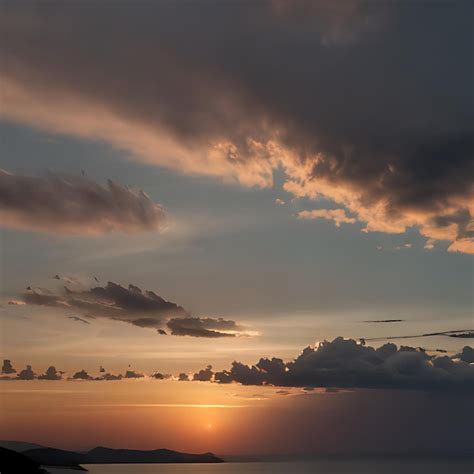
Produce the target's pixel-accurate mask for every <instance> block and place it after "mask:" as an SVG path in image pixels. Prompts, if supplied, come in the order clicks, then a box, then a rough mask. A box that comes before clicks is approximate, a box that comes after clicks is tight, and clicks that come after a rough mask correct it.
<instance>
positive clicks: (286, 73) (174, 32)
mask: <svg viewBox="0 0 474 474" xmlns="http://www.w3.org/2000/svg"><path fill="white" fill-rule="evenodd" d="M51 8H52V7H51V6H49V5H41V4H40V5H37V4H30V3H27V2H21V3H18V4H12V3H8V4H3V5H2V9H3V11H2V15H1V17H0V18H1V20H0V31H1V38H0V39H1V41H0V54H1V55H2V58H4V61H2V110H1V112H0V113H1V114H2V116H3V117H4V118H5V119H8V120H12V121H16V122H20V123H26V124H29V125H32V126H36V127H40V128H43V129H47V130H51V131H55V132H60V133H68V134H73V135H76V136H79V137H83V138H89V139H94V140H97V139H98V140H104V141H106V142H108V143H110V144H112V145H114V146H115V147H117V148H119V149H121V150H125V151H126V152H127V156H129V157H130V158H131V159H138V160H142V161H145V162H148V163H153V164H156V165H160V166H167V167H170V168H173V169H176V170H179V171H182V172H184V173H199V174H205V175H210V176H216V177H221V178H223V179H225V180H234V181H238V182H240V183H241V184H243V185H258V186H262V187H263V186H272V185H273V173H274V172H275V170H277V169H278V170H282V171H283V172H284V174H285V175H286V182H285V184H284V189H285V190H286V191H287V192H289V193H291V194H293V195H294V196H296V197H305V198H310V199H320V198H321V197H322V198H324V199H329V200H331V201H333V202H335V203H336V204H337V205H338V206H339V207H340V208H341V209H345V210H346V212H349V213H350V214H351V215H352V216H354V217H353V218H354V219H357V220H358V221H360V222H363V223H364V225H365V230H366V231H368V232H369V231H380V232H392V233H401V232H404V231H405V230H406V229H407V228H408V227H412V226H417V227H419V229H420V231H421V233H422V234H423V235H424V236H426V237H427V238H429V239H432V240H434V241H438V240H445V241H448V242H450V245H449V250H450V251H452V252H474V241H473V236H472V215H473V213H474V210H473V204H472V203H473V202H474V199H473V196H474V188H473V186H472V178H471V177H472V174H473V171H474V170H473V166H474V165H473V160H472V150H473V146H474V142H473V138H472V137H473V134H472V131H473V129H472V124H473V123H474V117H473V113H474V112H473V111H474V107H473V92H472V82H473V76H472V69H471V68H470V64H471V56H472V51H471V32H472V24H471V14H470V13H471V10H470V8H471V7H470V4H469V2H441V3H437V4H436V5H434V6H433V7H432V8H429V9H426V8H425V6H424V5H423V4H420V3H417V2H413V3H411V4H409V5H406V4H404V3H400V2H390V3H386V2H363V1H357V0H351V1H348V2H329V1H317V2H306V1H301V2H299V1H298V2H280V1H278V0H276V1H263V2H257V3H254V4H252V5H251V6H249V5H247V4H244V3H241V2H234V3H232V5H229V4H227V3H221V4H216V2H202V3H200V4H199V6H198V5H196V4H193V3H192V2H188V3H186V4H185V5H182V4H179V5H178V4H176V3H175V2H149V3H147V4H146V5H142V6H141V8H139V9H137V8H134V6H133V5H131V4H127V3H122V4H120V5H116V8H114V10H113V12H111V11H110V8H109V6H108V5H107V4H106V3H104V2H100V1H96V2H94V1H92V2H66V3H55V4H54V13H55V14H54V15H51V14H50V11H51V10H50V9H51ZM420 17H422V18H423V28H422V29H420V24H419V18H420ZM249 18H251V21H250V22H249ZM137 25H139V28H138V27H137ZM176 25H180V27H179V28H178V27H176ZM183 25H185V26H186V27H185V28H183V27H182V26H183ZM262 31H264V32H265V33H264V34H262ZM256 37H258V38H259V41H258V47H255V38H256ZM453 52H455V54H453ZM243 57H244V58H245V59H246V60H245V61H242V58H243ZM282 64H285V67H284V68H283V67H281V65H282ZM414 65H416V67H414ZM350 219H352V218H350ZM336 222H337V221H336ZM66 224H67V223H66ZM114 225H118V223H116V222H115V221H114ZM93 228H94V229H96V227H93Z"/></svg>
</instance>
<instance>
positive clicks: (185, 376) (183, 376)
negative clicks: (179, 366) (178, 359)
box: [178, 372, 189, 382]
mask: <svg viewBox="0 0 474 474" xmlns="http://www.w3.org/2000/svg"><path fill="white" fill-rule="evenodd" d="M178 381H179V382H189V375H188V374H185V373H184V372H181V373H180V374H179V375H178Z"/></svg>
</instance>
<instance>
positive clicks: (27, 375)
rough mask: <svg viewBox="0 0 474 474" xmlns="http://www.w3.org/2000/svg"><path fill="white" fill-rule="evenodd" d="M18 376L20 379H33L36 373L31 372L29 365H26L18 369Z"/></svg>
mask: <svg viewBox="0 0 474 474" xmlns="http://www.w3.org/2000/svg"><path fill="white" fill-rule="evenodd" d="M18 378H19V379H20V380H33V379H35V378H36V374H35V373H34V372H33V369H32V368H31V365H27V366H26V368H25V369H23V370H22V371H20V373H19V374H18Z"/></svg>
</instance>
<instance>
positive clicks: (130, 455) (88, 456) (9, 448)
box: [0, 441, 224, 474]
mask: <svg viewBox="0 0 474 474" xmlns="http://www.w3.org/2000/svg"><path fill="white" fill-rule="evenodd" d="M0 446H3V447H0V449H1V450H2V451H1V459H0V472H1V473H2V474H8V473H9V472H11V473H18V472H21V473H22V474H29V473H31V474H40V473H43V472H46V471H44V470H41V469H40V465H41V466H51V467H67V468H69V469H76V470H81V471H87V469H86V468H85V467H83V466H82V465H83V464H164V463H170V464H171V463H222V462H224V460H223V459H221V458H219V457H217V456H215V455H214V454H213V453H202V454H190V453H183V452H179V451H173V450H171V449H154V450H147V451H145V450H137V449H114V448H106V447H103V446H98V447H96V448H93V449H91V450H90V451H87V452H75V451H65V450H62V449H55V448H49V447H44V446H40V445H37V444H34V443H25V442H21V441H0ZM4 459H5V460H7V461H8V463H9V464H8V465H12V466H13V465H14V464H15V463H18V466H17V467H16V469H17V470H10V471H8V470H7V464H5V466H6V467H3V465H4V464H3V461H4ZM12 463H13V464H12ZM18 469H19V470H18ZM28 469H29V470H28ZM35 469H36V470H35Z"/></svg>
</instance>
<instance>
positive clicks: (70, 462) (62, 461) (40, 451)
mask: <svg viewBox="0 0 474 474" xmlns="http://www.w3.org/2000/svg"><path fill="white" fill-rule="evenodd" d="M23 454H24V455H25V456H28V457H29V458H31V459H33V461H36V462H38V463H39V464H42V465H43V466H56V467H68V468H69V469H77V470H78V471H87V469H85V468H83V467H82V466H80V465H79V464H86V463H87V456H86V455H85V454H82V453H75V452H73V451H63V450H62V449H54V448H37V449H30V450H28V451H25V452H24V453H23Z"/></svg>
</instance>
